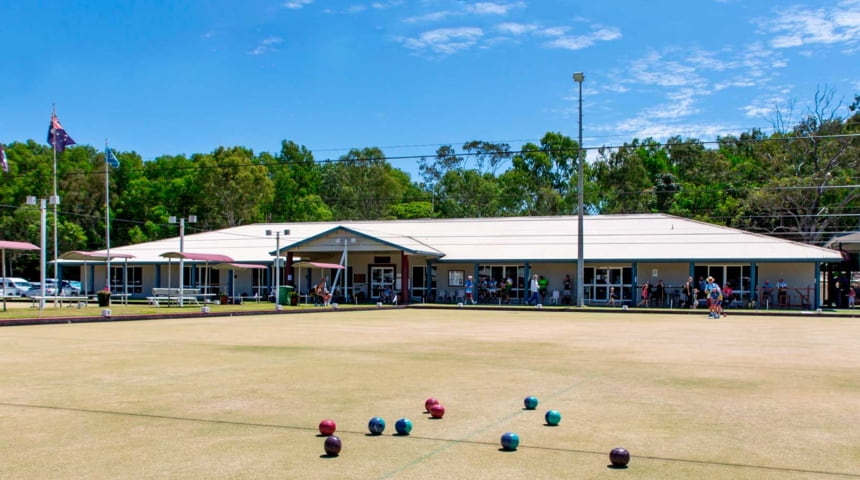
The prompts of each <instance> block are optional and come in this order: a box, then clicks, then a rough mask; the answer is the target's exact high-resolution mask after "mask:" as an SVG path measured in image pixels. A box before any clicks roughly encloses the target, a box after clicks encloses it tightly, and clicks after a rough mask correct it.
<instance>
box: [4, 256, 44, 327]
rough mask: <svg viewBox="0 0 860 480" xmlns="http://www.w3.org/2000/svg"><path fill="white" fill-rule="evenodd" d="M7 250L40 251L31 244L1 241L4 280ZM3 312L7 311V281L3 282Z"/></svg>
mask: <svg viewBox="0 0 860 480" xmlns="http://www.w3.org/2000/svg"><path fill="white" fill-rule="evenodd" d="M6 249H9V250H39V247H37V246H35V245H33V244H32V243H29V242H15V241H13V240H0V251H2V252H3V253H2V255H0V256H2V262H3V278H4V279H5V278H6ZM3 282H4V285H3V311H4V312H5V311H6V285H5V282H6V280H3Z"/></svg>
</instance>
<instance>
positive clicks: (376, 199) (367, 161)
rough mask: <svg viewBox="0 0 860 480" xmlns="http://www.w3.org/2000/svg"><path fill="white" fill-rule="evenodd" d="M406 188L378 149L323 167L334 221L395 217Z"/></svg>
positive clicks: (352, 152)
mask: <svg viewBox="0 0 860 480" xmlns="http://www.w3.org/2000/svg"><path fill="white" fill-rule="evenodd" d="M404 189H405V187H404V185H403V184H402V182H401V181H400V179H398V178H397V177H396V176H395V175H394V168H393V167H392V166H391V164H389V163H388V161H387V160H386V159H385V154H384V153H382V150H380V149H379V148H377V147H370V148H363V149H360V150H359V149H352V150H350V151H349V152H348V153H347V154H346V155H344V156H342V157H340V159H338V161H337V162H333V163H330V164H328V165H326V166H324V167H323V183H322V188H321V191H320V192H321V196H322V198H323V201H324V202H325V203H326V204H327V205H329V206H331V209H332V212H333V218H335V219H347V220H370V219H386V218H393V216H394V212H393V211H392V207H393V206H394V205H396V204H399V203H401V200H402V198H403V192H404Z"/></svg>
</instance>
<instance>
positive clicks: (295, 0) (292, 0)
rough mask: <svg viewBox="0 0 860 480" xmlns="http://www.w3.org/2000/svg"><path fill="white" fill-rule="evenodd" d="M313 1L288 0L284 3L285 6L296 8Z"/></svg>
mask: <svg viewBox="0 0 860 480" xmlns="http://www.w3.org/2000/svg"><path fill="white" fill-rule="evenodd" d="M312 3H314V0H288V1H286V2H284V3H283V6H284V7H286V8H290V9H293V10H295V9H299V8H302V7H304V6H305V5H310V4H312Z"/></svg>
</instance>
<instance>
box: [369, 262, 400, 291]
mask: <svg viewBox="0 0 860 480" xmlns="http://www.w3.org/2000/svg"><path fill="white" fill-rule="evenodd" d="M386 291H387V292H388V294H389V295H392V294H393V293H394V267H393V266H385V267H374V266H371V267H370V295H371V296H372V297H373V298H377V299H378V298H380V297H384V295H385V293H386Z"/></svg>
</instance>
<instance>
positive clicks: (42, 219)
mask: <svg viewBox="0 0 860 480" xmlns="http://www.w3.org/2000/svg"><path fill="white" fill-rule="evenodd" d="M36 201H37V199H36V197H33V196H28V197H27V205H36ZM38 202H39V247H40V248H41V250H42V251H41V252H39V281H40V282H41V287H40V288H41V291H40V292H39V295H40V296H41V297H42V298H40V299H39V310H43V309H44V308H45V293H46V292H45V269H46V268H47V252H48V249H47V248H46V247H47V243H48V239H47V236H48V235H47V229H48V225H47V224H48V209H47V207H46V203H47V202H46V200H45V199H44V198H40V199H38ZM55 202H56V203H55ZM50 203H51V205H54V206H56V205H57V203H59V197H54V196H52V197H51V198H50ZM56 268H57V267H56V262H55V265H54V269H56ZM57 288H58V289H59V288H60V285H59V281H58V282H57Z"/></svg>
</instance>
